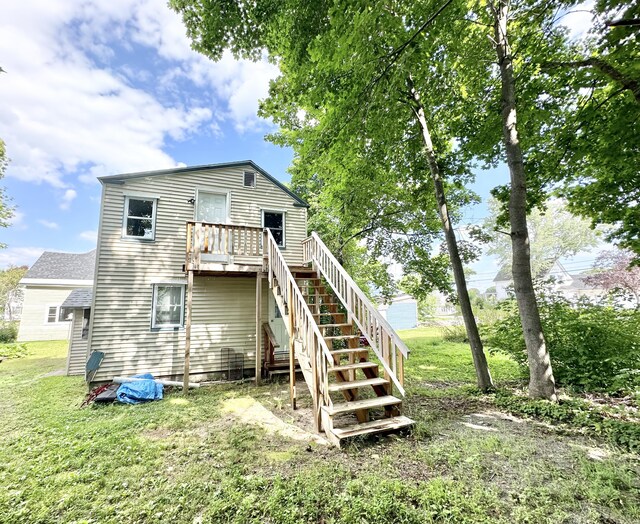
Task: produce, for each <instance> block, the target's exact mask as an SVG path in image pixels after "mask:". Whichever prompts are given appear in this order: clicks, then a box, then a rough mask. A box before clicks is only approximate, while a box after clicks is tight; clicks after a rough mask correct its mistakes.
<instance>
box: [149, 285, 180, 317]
mask: <svg viewBox="0 0 640 524" xmlns="http://www.w3.org/2000/svg"><path fill="white" fill-rule="evenodd" d="M183 325H184V286H181V285H171V284H155V285H154V286H153V311H152V313H151V327H152V328H172V327H182V326H183Z"/></svg>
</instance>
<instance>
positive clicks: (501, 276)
mask: <svg viewBox="0 0 640 524" xmlns="http://www.w3.org/2000/svg"><path fill="white" fill-rule="evenodd" d="M512 278H513V277H512V276H511V268H510V267H508V266H502V267H501V268H500V270H499V271H498V274H497V275H496V277H495V278H494V279H493V281H494V282H500V281H501V280H511V279H512Z"/></svg>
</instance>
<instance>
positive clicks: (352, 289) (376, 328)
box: [302, 232, 409, 395]
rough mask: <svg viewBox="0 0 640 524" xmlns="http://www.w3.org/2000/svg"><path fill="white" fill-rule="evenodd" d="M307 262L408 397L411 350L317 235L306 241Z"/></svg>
mask: <svg viewBox="0 0 640 524" xmlns="http://www.w3.org/2000/svg"><path fill="white" fill-rule="evenodd" d="M302 245H303V258H304V262H305V263H312V264H313V267H314V269H316V270H317V271H319V272H320V274H321V275H322V276H323V277H324V279H325V280H326V281H327V283H328V284H329V285H330V286H331V287H332V288H333V291H334V292H335V294H336V295H337V296H338V298H339V299H340V301H341V302H342V303H343V304H344V306H345V308H346V310H347V315H348V317H349V321H352V320H353V321H354V322H355V323H356V325H357V326H358V328H359V329H360V331H361V332H362V334H363V335H364V336H365V337H366V339H367V340H368V341H369V344H370V346H371V349H372V350H373V352H374V353H375V354H376V356H377V357H378V359H379V360H380V362H381V363H382V366H383V368H384V371H385V378H387V379H388V380H390V381H392V382H393V384H395V386H396V387H397V388H398V391H399V392H400V393H401V394H402V395H404V394H405V391H404V359H405V358H407V356H408V354H409V350H408V348H407V346H406V345H405V343H404V342H403V341H402V340H401V339H400V337H399V336H398V335H397V333H396V332H395V331H394V330H393V328H392V327H391V326H390V325H389V323H388V322H387V321H386V320H385V318H384V317H383V316H382V315H381V314H380V312H379V311H378V310H377V309H376V307H375V306H374V305H373V304H372V303H371V301H370V300H369V299H368V298H367V296H366V295H365V294H364V292H363V291H362V290H361V289H360V287H358V285H357V284H356V283H355V282H354V281H353V279H352V278H351V277H350V276H349V274H348V273H347V272H346V270H345V269H344V268H343V267H342V265H341V264H340V263H339V262H338V261H337V260H336V258H335V257H334V256H333V254H332V253H331V251H329V250H328V249H327V246H325V245H324V242H323V241H322V240H321V239H320V237H319V236H318V234H317V233H315V232H314V233H312V234H311V236H310V237H309V238H307V239H305V240H304V241H303V243H302Z"/></svg>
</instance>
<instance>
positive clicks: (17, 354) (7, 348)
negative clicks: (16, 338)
mask: <svg viewBox="0 0 640 524" xmlns="http://www.w3.org/2000/svg"><path fill="white" fill-rule="evenodd" d="M28 353H29V352H28V350H27V346H25V345H24V344H0V359H2V358H22V357H25V356H27V354H28Z"/></svg>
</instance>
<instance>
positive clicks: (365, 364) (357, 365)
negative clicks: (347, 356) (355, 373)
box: [328, 362, 378, 372]
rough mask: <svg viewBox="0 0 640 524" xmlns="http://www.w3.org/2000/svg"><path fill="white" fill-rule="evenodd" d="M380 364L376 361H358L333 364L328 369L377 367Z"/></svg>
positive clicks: (344, 369)
mask: <svg viewBox="0 0 640 524" xmlns="http://www.w3.org/2000/svg"><path fill="white" fill-rule="evenodd" d="M377 367H378V364H376V363H375V362H356V363H355V364H343V365H341V366H332V367H330V368H329V369H328V371H329V372H331V371H351V370H352V369H366V368H377Z"/></svg>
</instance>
